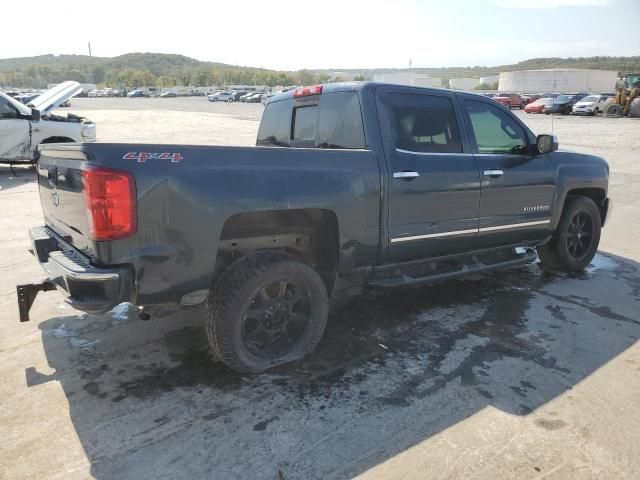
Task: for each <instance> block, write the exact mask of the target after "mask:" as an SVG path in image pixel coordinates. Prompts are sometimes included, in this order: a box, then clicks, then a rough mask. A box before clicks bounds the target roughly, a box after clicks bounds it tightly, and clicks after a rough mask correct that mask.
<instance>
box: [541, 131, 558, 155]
mask: <svg viewBox="0 0 640 480" xmlns="http://www.w3.org/2000/svg"><path fill="white" fill-rule="evenodd" d="M536 146H537V147H538V152H539V153H551V152H555V151H556V150H558V137H556V136H555V135H547V134H542V135H538V137H537V138H536Z"/></svg>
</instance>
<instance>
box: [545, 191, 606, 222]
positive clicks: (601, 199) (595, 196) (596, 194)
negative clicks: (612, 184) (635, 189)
mask: <svg viewBox="0 0 640 480" xmlns="http://www.w3.org/2000/svg"><path fill="white" fill-rule="evenodd" d="M578 196H581V197H587V198H590V199H591V200H593V203H595V204H596V207H597V208H598V211H599V212H600V221H601V222H602V224H603V225H604V223H605V220H606V214H607V209H606V206H605V205H606V204H605V200H606V199H607V192H606V190H605V189H604V188H601V187H580V188H572V189H570V190H568V191H567V193H566V194H565V196H564V199H563V200H562V209H560V211H559V212H558V219H559V216H560V214H562V210H563V209H564V207H565V205H566V204H567V202H568V201H569V200H570V199H571V198H572V197H578ZM558 219H556V221H555V222H554V225H557V221H558Z"/></svg>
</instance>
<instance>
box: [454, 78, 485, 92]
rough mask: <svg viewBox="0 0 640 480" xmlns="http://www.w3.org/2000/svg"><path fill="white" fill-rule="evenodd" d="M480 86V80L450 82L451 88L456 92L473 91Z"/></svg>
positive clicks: (458, 79) (464, 79) (457, 79)
mask: <svg viewBox="0 0 640 480" xmlns="http://www.w3.org/2000/svg"><path fill="white" fill-rule="evenodd" d="M479 84H480V79H478V78H452V79H451V80H449V88H453V89H455V90H473V89H474V88H475V87H477V86H478V85H479Z"/></svg>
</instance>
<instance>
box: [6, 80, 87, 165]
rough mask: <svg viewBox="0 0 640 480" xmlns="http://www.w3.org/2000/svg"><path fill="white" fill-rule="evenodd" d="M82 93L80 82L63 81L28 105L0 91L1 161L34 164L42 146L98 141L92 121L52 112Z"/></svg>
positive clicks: (69, 114)
mask: <svg viewBox="0 0 640 480" xmlns="http://www.w3.org/2000/svg"><path fill="white" fill-rule="evenodd" d="M81 91H82V86H81V85H80V84H79V83H78V82H64V83H61V84H59V85H56V86H55V87H54V88H52V89H50V90H47V91H46V92H44V93H43V94H42V95H40V96H38V97H36V98H35V99H33V100H32V101H31V102H29V104H27V105H24V104H22V103H20V102H19V101H18V100H15V99H13V98H11V97H10V96H8V95H5V94H4V93H2V92H0V162H4V163H32V162H34V161H35V160H36V155H37V153H36V152H37V148H38V145H40V144H43V143H63V142H77V143H82V142H95V141H96V125H95V123H93V122H92V121H91V120H88V119H86V118H83V117H79V116H77V115H74V114H72V113H68V114H66V115H58V114H54V113H53V110H55V109H56V108H57V107H59V106H60V105H62V104H63V103H64V102H66V101H67V100H69V99H70V98H71V97H73V96H75V95H77V94H79V93H80V92H81Z"/></svg>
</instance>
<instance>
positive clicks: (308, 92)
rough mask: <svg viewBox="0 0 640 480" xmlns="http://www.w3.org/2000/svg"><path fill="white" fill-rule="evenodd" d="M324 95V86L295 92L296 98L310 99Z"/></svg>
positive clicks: (302, 88) (315, 86) (299, 89)
mask: <svg viewBox="0 0 640 480" xmlns="http://www.w3.org/2000/svg"><path fill="white" fill-rule="evenodd" d="M321 93H322V85H312V86H311V87H300V88H296V89H295V90H294V91H293V96H294V97H308V96H310V95H320V94H321Z"/></svg>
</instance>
